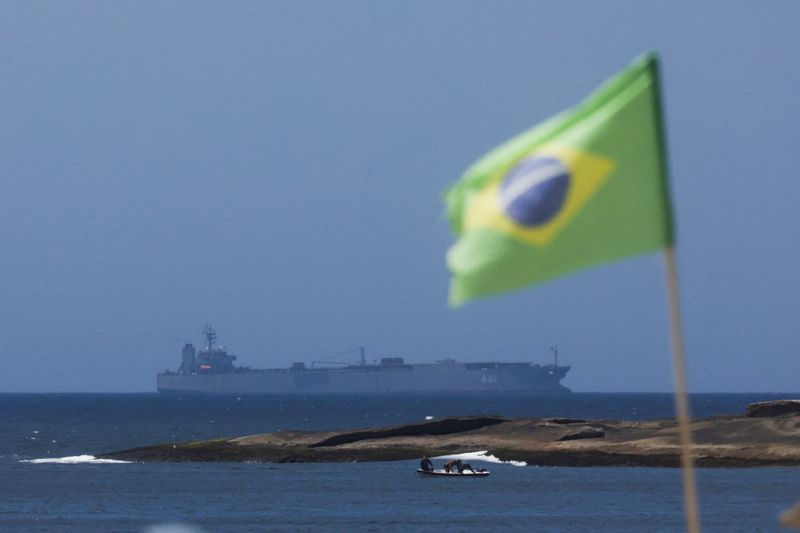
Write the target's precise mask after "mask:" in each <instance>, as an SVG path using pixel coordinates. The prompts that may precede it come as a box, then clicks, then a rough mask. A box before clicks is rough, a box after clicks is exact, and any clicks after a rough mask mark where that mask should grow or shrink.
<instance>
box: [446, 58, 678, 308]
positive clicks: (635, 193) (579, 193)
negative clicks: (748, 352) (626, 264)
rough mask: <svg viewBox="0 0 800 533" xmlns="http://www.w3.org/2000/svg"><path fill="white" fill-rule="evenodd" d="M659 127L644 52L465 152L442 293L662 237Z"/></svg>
mask: <svg viewBox="0 0 800 533" xmlns="http://www.w3.org/2000/svg"><path fill="white" fill-rule="evenodd" d="M663 131H664V130H663V125H662V118H661V104H660V95H659V74H658V58H657V57H656V56H655V54H647V55H644V56H642V57H640V58H638V59H637V60H636V61H634V62H633V64H631V65H630V66H629V67H628V68H627V69H626V70H624V71H623V72H621V73H619V74H617V75H616V76H615V77H613V78H612V79H610V80H608V81H607V82H606V83H605V84H603V85H602V86H601V87H600V88H599V89H597V90H596V91H595V92H594V93H593V94H591V95H590V96H589V97H588V98H587V99H586V100H585V101H583V102H582V103H580V104H579V105H577V106H576V107H574V108H572V109H569V110H567V111H564V112H562V113H560V114H558V115H556V116H555V117H553V118H551V119H549V120H547V121H545V122H543V123H542V124H539V125H538V126H535V127H534V128H532V129H530V130H528V131H526V132H524V133H522V134H520V135H518V136H516V137H514V138H513V139H511V140H509V141H507V142H506V143H504V144H502V145H500V146H498V147H497V148H495V149H494V150H492V151H490V152H489V153H488V154H486V155H485V156H483V157H482V158H481V159H479V160H478V161H476V162H475V163H474V164H473V165H472V166H471V167H469V168H468V169H467V171H466V172H465V173H464V176H463V177H462V178H461V180H459V181H458V183H456V184H455V185H454V186H453V187H452V188H451V189H450V190H449V191H448V192H447V196H446V202H447V211H448V218H449V219H450V223H451V225H452V227H453V230H454V232H455V233H456V235H457V236H458V242H456V244H455V245H454V246H453V247H452V248H451V249H450V251H449V252H448V256H447V262H448V265H449V267H450V270H451V271H452V274H453V280H452V286H451V292H450V300H451V303H452V304H454V305H460V304H461V303H463V302H465V301H466V300H469V299H472V298H476V297H479V296H485V295H489V294H495V293H500V292H506V291H511V290H513V289H517V288H519V287H522V286H525V285H530V284H535V283H540V282H543V281H546V280H549V279H551V278H554V277H557V276H561V275H564V274H568V273H570V272H574V271H576V270H580V269H582V268H586V267H590V266H593V265H597V264H600V263H605V262H609V261H614V260H617V259H621V258H623V257H627V256H630V255H635V254H641V253H645V252H650V251H654V250H657V249H660V248H666V247H669V246H671V245H672V243H673V230H672V213H671V206H670V199H669V191H668V186H667V163H666V154H665V146H664V133H663Z"/></svg>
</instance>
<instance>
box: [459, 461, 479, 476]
mask: <svg viewBox="0 0 800 533" xmlns="http://www.w3.org/2000/svg"><path fill="white" fill-rule="evenodd" d="M464 470H469V471H470V472H472V473H473V474H474V473H475V469H473V468H472V465H471V464H469V463H462V462H461V461H459V462H458V473H459V474H463V473H464Z"/></svg>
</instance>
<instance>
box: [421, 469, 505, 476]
mask: <svg viewBox="0 0 800 533" xmlns="http://www.w3.org/2000/svg"><path fill="white" fill-rule="evenodd" d="M417 475H418V476H419V477H453V476H455V477H488V476H489V471H488V470H484V469H482V468H479V469H478V470H477V471H475V472H472V471H471V470H464V472H463V473H461V474H459V473H458V472H445V471H444V470H423V469H421V468H417Z"/></svg>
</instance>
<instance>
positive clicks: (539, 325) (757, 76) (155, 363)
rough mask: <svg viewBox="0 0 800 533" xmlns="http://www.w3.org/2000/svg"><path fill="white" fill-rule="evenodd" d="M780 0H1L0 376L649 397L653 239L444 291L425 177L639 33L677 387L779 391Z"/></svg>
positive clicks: (587, 85)
mask: <svg viewBox="0 0 800 533" xmlns="http://www.w3.org/2000/svg"><path fill="white" fill-rule="evenodd" d="M798 22H800V2H791V1H785V2H749V1H748V2H730V1H720V2H685V3H676V2H663V1H653V2H644V1H639V2H629V1H620V2H577V1H574V2H465V1H458V2H455V1H452V2H444V1H439V2H428V1H424V2H423V1H419V2H391V3H390V2H371V1H364V2H349V1H348V2H328V1H326V2H293V1H292V2H289V1H287V2H194V1H192V2H176V1H172V2H162V1H157V2H100V1H98V2H27V1H18V2H3V3H2V4H0V186H1V187H0V198H2V209H0V244H2V248H0V335H2V352H0V353H1V354H2V355H0V362H1V363H2V364H0V391H6V392H9V391H10V392H16V391H20V392H21V391H152V390H154V389H155V375H156V373H157V372H158V371H159V370H163V369H166V368H172V369H175V368H177V366H178V363H179V358H180V348H181V346H182V345H183V343H184V342H194V344H195V345H198V344H200V343H201V328H202V326H203V324H204V323H205V322H206V321H209V322H210V323H212V324H213V325H214V326H215V328H216V329H217V331H218V334H219V339H220V341H221V342H222V343H223V344H225V345H227V346H228V347H229V348H230V349H231V350H232V351H234V352H235V353H237V354H238V355H239V362H240V363H241V364H244V365H249V366H255V367H269V366H285V365H288V364H289V363H290V362H292V361H306V362H310V361H311V360H314V359H319V358H321V357H325V356H329V355H331V354H333V353H336V352H341V351H344V350H347V349H349V348H353V347H357V346H362V345H363V346H365V347H366V349H367V356H368V358H370V359H373V358H380V357H389V356H402V357H405V358H406V360H407V361H410V362H426V361H431V360H434V359H441V358H444V357H454V358H456V359H460V360H465V361H470V360H472V361H475V360H481V359H507V360H528V361H535V362H549V361H550V360H551V354H550V351H549V347H550V346H551V345H553V344H558V346H559V349H560V353H561V360H562V361H563V362H566V363H569V364H572V365H573V369H572V371H571V373H570V374H569V376H568V377H567V379H566V380H565V381H564V384H565V385H567V386H569V387H571V388H573V389H574V390H576V391H669V390H671V388H672V375H671V366H670V359H669V342H668V335H667V334H668V329H667V309H666V297H665V288H664V269H663V265H662V260H661V257H660V256H659V255H657V254H655V255H651V256H644V257H641V258H638V259H633V260H629V261H625V262H622V263H617V264H614V265H609V266H604V267H600V268H597V269H593V270H589V271H585V272H582V273H580V274H577V275H574V276H571V277H567V278H563V279H560V280H557V281H554V282H551V283H548V284H546V285H542V286H539V287H534V288H531V289H527V290H524V291H522V292H519V293H515V294H512V295H508V296H501V297H495V298H490V299H486V300H481V301H477V302H475V303H472V304H469V305H467V306H466V307H465V308H463V309H460V310H457V311H454V310H451V309H450V308H448V306H447V290H448V272H447V269H446V265H445V259H444V258H445V253H446V250H447V248H448V247H449V246H450V245H451V244H452V242H453V237H452V235H451V233H450V230H449V227H448V225H447V224H446V222H445V218H444V208H443V205H442V202H441V196H442V193H443V191H444V190H445V189H446V188H447V187H448V186H449V185H450V184H451V183H452V182H453V181H454V180H456V179H457V178H458V177H459V176H460V174H461V173H462V171H463V170H464V169H465V168H466V167H467V166H468V165H469V164H470V163H471V162H472V161H473V160H475V159H476V158H478V157H479V156H480V155H482V154H483V153H484V152H485V151H486V150H488V149H490V148H492V147H493V146H495V145H497V144H498V143H500V142H502V141H504V140H505V139H507V138H508V137H510V136H512V135H514V134H516V133H518V132H520V131H522V130H524V129H526V128H528V127H530V126H531V125H533V124H535V123H537V122H538V121H541V120H543V119H545V118H547V117H549V116H551V115H553V114H555V113H556V112H558V111H561V110H562V109H564V108H566V107H569V106H571V105H573V104H575V103H576V102H578V101H579V100H580V99H582V98H583V97H584V96H586V95H587V94H588V93H589V92H591V91H592V90H593V89H594V88H595V87H596V86H597V85H599V84H600V83H601V82H602V81H603V80H605V79H606V78H608V77H610V76H611V75H613V74H614V73H615V72H617V71H619V70H620V69H622V68H624V67H625V66H626V65H627V64H628V62H629V61H631V60H632V59H633V58H634V57H635V56H637V55H638V54H639V53H641V52H642V51H645V50H649V49H653V50H656V51H658V52H659V53H660V54H661V58H662V67H663V76H664V96H665V100H666V122H667V127H668V134H669V148H670V155H671V168H672V190H673V196H674V202H675V206H676V215H677V231H678V261H679V270H680V281H681V295H682V298H683V317H684V329H685V334H686V352H687V359H688V371H689V384H690V389H691V390H692V391H695V392H700V391H780V392H784V391H797V390H800V386H798V376H800V350H798V345H800V337H798V335H799V334H800V333H798V332H799V331H800V322H798V319H799V318H800V312H798V311H799V309H798V308H799V307H800V288H799V287H800V285H799V284H798V281H797V279H798V271H799V270H800V209H798V207H797V202H798V199H800V180H799V179H798V178H799V177H800V176H798V174H799V172H798V170H797V169H798V162H797V156H798V146H799V144H798V143H800V62H799V61H800V60H799V59H798V58H800V38H798V33H797V25H798Z"/></svg>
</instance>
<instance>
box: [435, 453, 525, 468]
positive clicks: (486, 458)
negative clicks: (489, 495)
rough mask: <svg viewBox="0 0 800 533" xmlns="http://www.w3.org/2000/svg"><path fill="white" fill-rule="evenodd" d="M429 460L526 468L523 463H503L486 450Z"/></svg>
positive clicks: (441, 456)
mask: <svg viewBox="0 0 800 533" xmlns="http://www.w3.org/2000/svg"><path fill="white" fill-rule="evenodd" d="M431 459H447V460H450V459H461V460H462V461H464V462H467V461H483V462H485V463H495V464H499V465H512V466H528V463H526V462H525V461H503V460H501V459H498V458H497V457H495V456H494V455H489V452H488V451H487V450H479V451H477V452H467V453H455V454H452V455H440V456H438V457H431Z"/></svg>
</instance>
